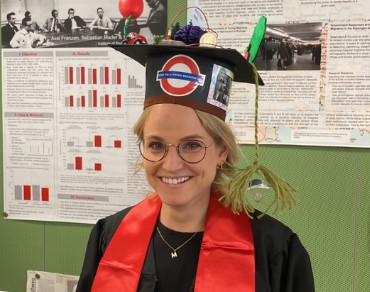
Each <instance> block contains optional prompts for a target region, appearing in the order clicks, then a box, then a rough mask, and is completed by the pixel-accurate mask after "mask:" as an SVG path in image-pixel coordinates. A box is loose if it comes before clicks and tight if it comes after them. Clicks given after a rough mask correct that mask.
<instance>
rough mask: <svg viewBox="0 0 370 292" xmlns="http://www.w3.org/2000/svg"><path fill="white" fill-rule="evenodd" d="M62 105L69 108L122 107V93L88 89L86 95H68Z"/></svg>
mask: <svg viewBox="0 0 370 292" xmlns="http://www.w3.org/2000/svg"><path fill="white" fill-rule="evenodd" d="M64 106H65V107H69V108H76V107H77V108H122V94H120V93H117V94H114V95H110V94H106V93H104V94H98V90H96V89H91V90H88V92H87V95H86V94H81V95H73V94H71V95H68V96H65V97H64Z"/></svg>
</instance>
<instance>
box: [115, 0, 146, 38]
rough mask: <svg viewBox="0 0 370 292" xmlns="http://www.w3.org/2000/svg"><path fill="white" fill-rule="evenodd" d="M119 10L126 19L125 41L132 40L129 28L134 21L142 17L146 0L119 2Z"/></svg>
mask: <svg viewBox="0 0 370 292" xmlns="http://www.w3.org/2000/svg"><path fill="white" fill-rule="evenodd" d="M118 9H119V11H120V13H121V15H122V16H123V17H124V18H125V19H126V21H125V25H124V26H123V32H122V36H123V39H126V40H128V39H129V38H130V36H129V33H128V28H129V26H130V22H131V20H132V19H137V18H139V17H140V16H141V14H142V13H143V10H144V0H119V1H118Z"/></svg>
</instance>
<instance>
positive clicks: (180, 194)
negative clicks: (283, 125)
mask: <svg viewBox="0 0 370 292" xmlns="http://www.w3.org/2000/svg"><path fill="white" fill-rule="evenodd" d="M114 48H115V49H117V50H119V51H121V52H122V53H123V54H125V55H128V56H130V57H132V58H134V59H135V60H137V61H138V62H140V63H142V64H146V72H147V73H146V82H147V83H146V96H145V101H144V111H143V113H142V115H141V117H140V118H139V120H138V122H137V123H136V125H135V127H134V132H135V134H136V135H137V137H138V141H139V144H140V146H139V150H140V153H141V155H142V158H143V163H142V166H143V169H144V171H145V174H146V178H147V181H148V182H149V184H150V185H151V186H152V188H153V190H154V192H153V193H152V194H150V195H149V196H148V197H147V198H146V199H144V200H143V201H142V202H140V203H139V204H138V205H136V206H134V207H131V208H128V209H125V210H123V211H120V212H118V213H117V214H115V215H112V216H109V217H107V218H105V219H102V220H100V221H98V223H97V224H96V225H95V227H94V228H93V231H92V233H91V236H90V239H89V243H88V247H87V251H86V257H85V262H84V265H83V269H82V273H81V277H80V281H79V285H78V288H77V291H78V292H82V291H125V292H126V291H132V292H134V291H139V292H147V291H148V292H149V291H155V292H167V291H168V292H173V291H179V292H181V291H184V292H185V291H186V292H189V291H201V292H204V291H210V292H214V291H223V292H224V291H238V292H239V291H248V292H252V291H257V292H265V291H273V292H278V291H280V292H293V291H294V292H296V291H299V292H312V291H314V285H313V277H312V270H311V265H310V260H309V257H308V254H307V252H306V251H305V249H304V247H303V246H302V245H301V243H300V241H299V239H298V237H297V236H296V235H295V234H294V233H293V232H292V231H291V230H290V229H289V228H288V227H286V226H284V225H283V224H281V223H280V222H278V221H276V220H275V219H273V218H271V217H269V216H268V215H264V216H263V217H262V218H260V219H258V218H257V217H260V216H259V215H260V214H261V213H260V212H258V211H254V212H250V213H247V212H245V211H244V210H248V209H249V208H248V206H247V204H244V203H243V201H240V200H238V199H237V197H238V196H233V197H232V198H235V199H230V193H229V183H230V181H231V180H232V179H233V174H234V169H235V167H236V163H237V161H238V154H239V152H238V146H237V143H236V140H235V137H234V135H233V133H232V132H231V130H230V128H229V127H228V126H227V125H226V123H225V122H224V119H225V116H226V108H227V104H224V103H221V102H218V101H217V100H216V99H215V98H214V97H215V96H217V92H216V91H217V88H220V86H219V85H220V84H218V83H217V82H227V83H228V84H229V83H230V82H231V79H232V78H233V79H234V80H238V81H241V82H249V83H254V78H255V76H254V74H253V71H252V67H251V65H250V64H249V63H248V62H247V61H246V60H245V59H244V58H243V57H242V56H241V55H240V54H239V53H238V52H237V51H235V50H230V49H216V48H201V47H198V48H193V47H178V46H158V45H157V46H151V45H135V46H129V45H127V46H117V47H114ZM189 71H190V72H189ZM221 76H222V78H220V77H221ZM260 83H261V84H262V81H261V80H260ZM228 87H229V88H231V86H228ZM223 88H225V87H223ZM223 94H226V95H228V96H229V95H230V92H229V91H228V92H223ZM228 202H231V203H228Z"/></svg>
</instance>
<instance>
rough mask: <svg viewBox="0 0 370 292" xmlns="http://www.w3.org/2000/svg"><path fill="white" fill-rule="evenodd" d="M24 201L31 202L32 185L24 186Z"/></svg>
mask: <svg viewBox="0 0 370 292" xmlns="http://www.w3.org/2000/svg"><path fill="white" fill-rule="evenodd" d="M23 200H25V201H29V200H31V186H30V185H24V186H23Z"/></svg>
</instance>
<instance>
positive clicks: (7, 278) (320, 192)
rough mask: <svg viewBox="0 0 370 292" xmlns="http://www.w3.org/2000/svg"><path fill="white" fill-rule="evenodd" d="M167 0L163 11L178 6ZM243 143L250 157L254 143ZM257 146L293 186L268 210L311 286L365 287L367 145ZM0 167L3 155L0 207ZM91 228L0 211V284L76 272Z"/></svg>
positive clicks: (20, 284) (18, 287)
mask: <svg viewBox="0 0 370 292" xmlns="http://www.w3.org/2000/svg"><path fill="white" fill-rule="evenodd" d="M181 2H182V1H181ZM170 4H171V5H169V12H170V13H169V19H171V18H172V16H173V15H174V14H175V13H176V12H177V11H179V10H180V8H181V7H180V6H181V5H180V4H178V3H176V4H174V3H173V2H172V1H170ZM180 19H181V20H182V21H184V17H182V16H181V17H180ZM0 131H2V128H1V127H0ZM1 147H2V145H1ZM242 149H243V152H244V153H245V156H246V157H247V161H249V162H251V161H252V160H253V158H254V147H253V146H246V145H244V146H242ZM0 150H1V151H0V152H1V153H2V149H0ZM260 154H261V161H260V162H261V163H262V164H263V165H265V166H268V167H269V168H270V169H272V170H273V171H275V172H277V173H278V174H279V175H281V176H282V177H284V178H285V179H286V180H287V181H288V182H289V183H291V184H292V185H293V186H294V187H295V188H296V190H297V192H296V198H297V201H298V204H297V206H296V207H294V208H293V209H292V210H289V211H286V212H284V213H282V214H275V215H274V216H275V217H277V218H278V219H280V220H281V221H283V222H284V223H286V224H287V225H289V226H290V227H291V228H292V229H293V230H294V231H295V232H296V233H298V235H299V236H300V238H301V240H302V242H303V244H304V245H305V247H306V248H307V250H308V251H309V253H310V255H311V260H312V265H313V269H314V277H315V282H316V291H317V292H334V291H335V292H349V291H351V292H369V291H370V290H369V289H370V288H369V287H370V277H369V270H370V151H369V149H356V148H334V147H298V146H264V145H262V146H261V147H260ZM2 171H3V165H2V160H1V165H0V172H1V173H0V175H1V178H0V179H1V181H0V182H1V183H0V190H1V191H0V194H1V195H0V210H3V182H2V177H3V175H2ZM91 228H92V226H91V225H83V224H70V223H51V222H37V221H15V220H5V219H3V218H2V217H1V218H0V291H1V290H4V291H9V292H24V291H25V290H26V271H27V270H41V271H42V270H45V271H48V272H54V273H63V274H72V275H78V274H79V272H80V269H81V266H82V261H83V257H84V252H85V247H86V242H87V238H88V236H89V233H90V230H91ZM297 292H299V291H297Z"/></svg>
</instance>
